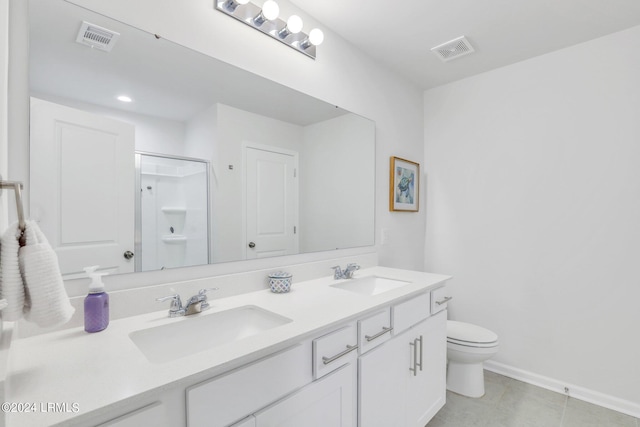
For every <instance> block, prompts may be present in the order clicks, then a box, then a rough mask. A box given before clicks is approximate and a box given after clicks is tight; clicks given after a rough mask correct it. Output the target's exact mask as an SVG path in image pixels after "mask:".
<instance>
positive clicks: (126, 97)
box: [118, 95, 133, 102]
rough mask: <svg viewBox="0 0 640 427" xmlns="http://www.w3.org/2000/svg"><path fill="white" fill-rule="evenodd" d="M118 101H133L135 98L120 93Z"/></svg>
mask: <svg viewBox="0 0 640 427" xmlns="http://www.w3.org/2000/svg"><path fill="white" fill-rule="evenodd" d="M118 101H122V102H133V99H131V98H130V97H128V96H127V95H120V96H119V97H118Z"/></svg>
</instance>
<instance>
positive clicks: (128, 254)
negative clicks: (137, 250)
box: [123, 251, 133, 259]
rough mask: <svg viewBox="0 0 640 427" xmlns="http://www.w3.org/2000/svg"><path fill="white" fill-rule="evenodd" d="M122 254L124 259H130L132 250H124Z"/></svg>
mask: <svg viewBox="0 0 640 427" xmlns="http://www.w3.org/2000/svg"><path fill="white" fill-rule="evenodd" d="M123 256H124V259H131V258H133V252H131V251H126V252H125V253H124V254H123Z"/></svg>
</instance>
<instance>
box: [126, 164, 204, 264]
mask: <svg viewBox="0 0 640 427" xmlns="http://www.w3.org/2000/svg"><path fill="white" fill-rule="evenodd" d="M135 156H136V230H135V245H136V256H135V270H136V271H151V270H160V269H163V268H175V267H186V266H192V265H201V264H207V263H208V262H209V247H210V245H209V163H208V162H207V161H205V160H201V159H193V158H187V157H177V156H168V155H164V154H152V153H143V152H136V155H135Z"/></svg>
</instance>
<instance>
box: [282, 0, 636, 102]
mask: <svg viewBox="0 0 640 427" xmlns="http://www.w3.org/2000/svg"><path fill="white" fill-rule="evenodd" d="M291 2H292V3H294V4H295V5H297V6H298V7H300V8H301V9H302V10H304V11H305V12H307V13H308V14H309V15H311V16H313V17H314V18H316V19H317V20H318V21H320V22H321V23H322V24H323V25H325V26H326V27H327V28H329V29H331V30H333V31H334V32H336V33H337V34H339V35H340V36H341V37H343V38H345V39H346V40H348V41H349V42H351V43H352V44H353V45H355V46H356V47H357V48H359V49H361V50H362V51H364V52H366V53H367V54H368V55H369V56H371V57H373V58H375V59H377V60H378V61H380V62H382V63H384V64H386V65H387V66H388V67H389V68H390V69H392V70H395V71H396V72H397V73H398V74H400V75H403V76H405V77H406V78H407V79H409V80H410V81H413V82H414V83H416V84H417V85H419V86H420V87H421V88H423V89H428V88H431V87H434V86H438V85H442V84H444V83H448V82H451V81H455V80H459V79H462V78H465V77H468V76H472V75H475V74H479V73H482V72H485V71H489V70H492V69H494V68H498V67H502V66H505V65H509V64H513V63H515V62H519V61H522V60H525V59H528V58H532V57H535V56H538V55H542V54H545V53H548V52H552V51H555V50H558V49H562V48H564V47H568V46H572V45H575V44H578V43H581V42H585V41H588V40H591V39H594V38H597V37H601V36H604V35H607V34H611V33H614V32H617V31H620V30H623V29H626V28H630V27H633V26H636V25H640V0H410V1H404V2H401V1H400V2H394V1H389V0H387V1H382V0H322V1H318V0H291ZM463 35H464V36H466V37H467V39H468V40H469V41H470V42H471V44H472V45H473V46H474V48H475V53H473V54H470V55H466V56H463V57H460V58H458V59H455V60H452V61H449V62H446V63H444V62H442V61H441V60H440V59H439V58H438V57H437V56H436V55H435V54H433V53H432V52H431V51H430V49H431V48H432V47H435V46H437V45H439V44H442V43H444V42H447V41H449V40H452V39H454V38H457V37H459V36H463ZM318 49H319V50H318V55H319V56H320V55H322V47H319V48H318Z"/></svg>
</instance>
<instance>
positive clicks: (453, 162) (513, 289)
mask: <svg viewBox="0 0 640 427" xmlns="http://www.w3.org/2000/svg"><path fill="white" fill-rule="evenodd" d="M639 40H640V27H635V28H632V29H630V30H627V31H623V32H620V33H617V34H613V35H610V36H607V37H604V38H601V39H597V40H593V41H591V42H588V43H584V44H580V45H577V46H574V47H571V48H568V49H564V50H560V51H557V52H554V53H551V54H547V55H544V56H540V57H537V58H534V59H531V60H528V61H524V62H521V63H518V64H515V65H512V66H508V67H505V68H501V69H497V70H494V71H491V72H488V73H485V74H482V75H478V76H475V77H472V78H468V79H465V80H462V81H459V82H456V83H452V84H449V85H446V86H442V87H438V88H435V89H432V90H429V91H427V92H425V96H424V102H425V112H424V114H425V163H426V166H427V232H426V267H427V269H428V270H432V271H438V272H442V273H450V274H453V275H454V279H453V280H452V281H451V293H452V295H453V297H454V300H453V302H452V303H451V304H450V317H452V318H454V319H458V320H463V321H470V322H473V323H477V324H479V325H482V326H485V327H487V328H490V329H492V330H494V331H495V332H497V333H498V335H499V336H500V342H501V344H500V345H501V347H500V352H499V353H498V355H497V356H496V357H495V361H496V362H498V363H499V364H504V365H506V366H510V367H512V368H516V369H520V370H522V371H524V372H528V373H530V374H537V375H541V376H543V377H547V378H551V379H554V380H557V381H558V382H560V383H566V384H570V385H575V386H578V387H580V388H584V389H585V390H583V392H584V393H586V394H589V393H591V392H593V393H591V395H592V397H593V396H595V395H597V393H603V394H604V395H606V397H603V396H600V397H601V398H602V399H604V400H608V403H609V404H610V405H611V406H616V405H618V406H619V407H620V408H621V409H624V410H626V411H627V412H634V413H635V414H640V393H639V392H638V390H640V362H639V361H640V339H638V325H640V310H639V309H638V304H639V302H640V270H639V269H638V260H639V259H640V244H639V242H640V167H639V165H640V120H639V113H640V77H639V76H640V49H637V48H638V47H640V42H639ZM618 399H619V400H618Z"/></svg>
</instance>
